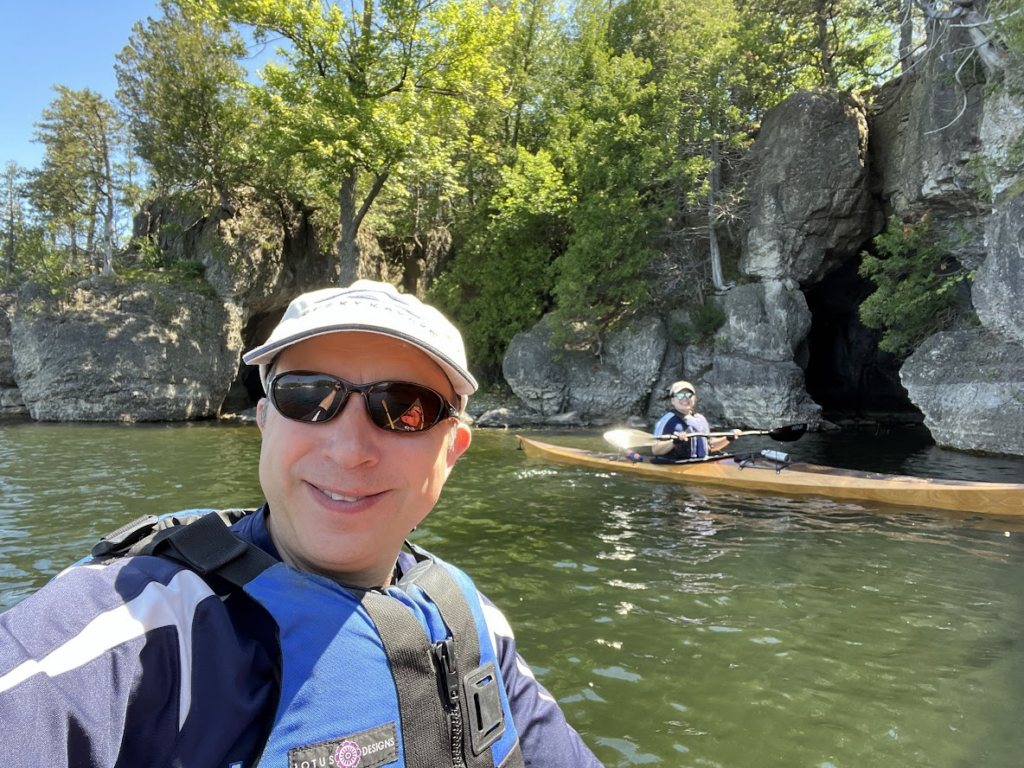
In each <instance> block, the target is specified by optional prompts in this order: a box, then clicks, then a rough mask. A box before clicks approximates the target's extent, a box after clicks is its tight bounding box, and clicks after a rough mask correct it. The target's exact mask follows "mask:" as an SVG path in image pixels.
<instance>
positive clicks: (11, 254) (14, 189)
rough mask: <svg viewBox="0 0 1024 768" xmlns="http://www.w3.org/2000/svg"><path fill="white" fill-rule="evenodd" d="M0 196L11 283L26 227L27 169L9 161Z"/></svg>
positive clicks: (6, 270) (1, 179)
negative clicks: (21, 236) (20, 242)
mask: <svg viewBox="0 0 1024 768" xmlns="http://www.w3.org/2000/svg"><path fill="white" fill-rule="evenodd" d="M0 185H2V186H0V196H2V200H3V251H4V279H5V281H6V282H10V281H11V278H12V275H13V273H14V260H15V254H16V253H17V249H18V245H19V242H18V241H19V239H20V234H21V231H22V230H23V229H24V225H25V197H26V196H27V194H28V191H27V189H26V185H25V169H24V168H22V167H21V166H20V165H18V164H17V163H16V162H14V161H13V160H9V161H8V162H7V164H6V165H5V166H4V170H3V174H2V175H0Z"/></svg>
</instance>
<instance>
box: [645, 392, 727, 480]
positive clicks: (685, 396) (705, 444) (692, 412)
mask: <svg viewBox="0 0 1024 768" xmlns="http://www.w3.org/2000/svg"><path fill="white" fill-rule="evenodd" d="M668 396H669V402H670V403H671V405H672V410H670V411H669V412H668V413H666V414H665V415H664V416H662V417H661V418H660V419H659V420H658V423H657V424H655V425H654V434H655V435H656V436H659V437H660V436H662V435H672V439H671V440H662V441H660V442H658V443H655V444H654V446H653V447H652V448H651V453H653V454H654V459H653V462H654V463H655V464H675V463H677V462H680V461H691V460H693V459H703V458H705V457H706V456H707V455H708V454H709V453H711V452H713V451H720V450H721V449H722V448H724V447H725V446H726V445H728V443H729V442H730V441H731V440H732V439H734V438H731V437H719V438H712V439H709V438H707V437H701V435H706V434H707V433H708V432H710V431H711V427H710V426H709V425H708V420H707V419H706V418H704V416H703V415H702V414H699V413H697V412H696V406H697V390H696V389H695V388H694V386H693V384H691V383H690V382H688V381H677V382H675V383H674V384H673V385H672V386H671V387H669V389H668ZM733 431H734V432H735V431H736V430H733Z"/></svg>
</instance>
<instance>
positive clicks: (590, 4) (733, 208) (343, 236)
mask: <svg viewBox="0 0 1024 768" xmlns="http://www.w3.org/2000/svg"><path fill="white" fill-rule="evenodd" d="M968 5H970V8H968ZM1016 5H1019V2H1018V0H991V1H990V2H989V3H988V4H987V8H982V4H973V5H972V4H965V3H961V2H958V0H764V1H762V0H699V1H698V0H616V2H612V3H609V2H605V0H573V2H570V3H566V4H561V3H557V2H555V0H515V1H514V2H513V1H512V0H501V1H500V2H492V1H490V0H385V2H378V0H359V1H358V2H354V3H348V4H337V3H334V2H329V1H324V2H321V0H161V5H160V12H161V13H160V15H159V16H155V17H154V18H148V19H146V20H144V21H143V22H140V23H139V24H137V25H136V26H135V27H134V29H133V30H132V33H131V36H130V38H129V39H128V41H127V45H126V46H125V48H124V49H123V51H122V52H121V53H120V55H119V56H118V57H117V64H116V65H115V69H116V72H117V76H118V84H119V90H118V99H119V102H120V109H121V110H122V112H123V115H124V116H125V122H126V124H127V127H128V128H129V129H130V135H131V141H130V142H126V141H124V140H123V135H124V133H123V131H121V130H120V129H119V127H118V125H117V115H116V114H115V112H114V110H113V108H112V107H111V105H106V106H103V105H102V104H100V103H99V102H95V100H94V99H93V97H94V94H91V95H90V94H88V93H87V92H71V91H69V90H67V89H64V90H63V91H60V92H59V98H58V99H57V100H55V102H54V104H53V105H51V106H50V108H49V109H48V111H47V112H46V113H44V115H43V118H42V120H41V122H40V140H42V141H44V144H45V145H46V152H47V154H46V159H45V160H44V163H43V166H42V167H41V168H39V169H38V170H36V171H33V172H32V173H30V174H29V177H30V178H29V181H28V182H27V188H28V190H29V197H28V198H27V199H26V202H27V207H26V210H25V212H24V213H25V216H24V221H25V222H26V223H25V225H24V227H27V229H25V230H24V231H25V232H29V231H30V230H31V231H38V232H41V233H42V235H43V236H42V237H41V238H38V240H39V242H40V243H42V244H43V250H46V249H48V250H46V253H47V256H46V258H50V259H51V261H50V262H47V263H50V264H64V265H66V267H67V272H68V275H69V276H73V275H78V274H84V273H86V272H88V269H89V266H88V265H89V264H90V263H91V262H92V260H93V257H94V255H95V254H98V253H100V251H101V250H104V249H106V246H104V248H103V249H101V248H100V246H99V243H101V242H103V241H104V239H105V238H106V242H110V243H111V244H112V248H111V249H106V250H110V251H116V248H117V245H118V240H119V238H118V236H117V231H116V228H115V231H114V235H115V236H114V237H109V238H107V237H106V235H105V231H106V229H105V228H106V224H107V221H113V222H115V223H116V222H122V223H123V221H124V220H125V214H124V212H125V211H126V210H127V208H126V207H125V206H126V203H128V202H129V198H131V197H132V195H133V194H134V191H135V189H136V187H137V174H134V175H132V178H130V179H129V178H128V176H129V175H131V174H129V173H128V172H129V171H132V165H131V153H132V152H135V153H137V155H138V157H140V158H141V159H142V161H143V162H144V163H145V165H146V168H147V170H148V172H149V174H150V179H151V181H152V184H153V186H154V188H155V189H156V190H157V191H160V192H167V191H171V192H174V193H180V192H189V193H191V194H193V195H196V196H197V197H198V198H199V200H200V201H202V202H203V204H204V205H209V204H211V203H212V202H214V201H217V202H219V204H220V205H221V206H222V208H224V209H227V210H230V206H231V202H230V201H231V199H232V196H233V195H235V194H236V193H237V192H238V191H239V189H240V188H244V187H250V188H255V189H256V190H257V192H258V193H259V194H261V195H264V196H268V195H269V196H273V197H276V198H287V199H290V200H293V201H295V202H298V203H300V204H302V205H303V206H304V207H305V208H306V209H307V210H313V211H315V214H314V215H315V216H317V217H319V218H320V219H321V221H323V220H326V221H327V222H328V223H329V225H330V226H329V227H328V230H329V231H328V234H327V235H325V239H327V240H329V239H330V237H331V233H336V234H337V251H338V252H337V258H338V265H339V275H340V278H339V279H340V282H342V283H347V282H349V281H351V280H352V279H354V277H355V276H356V275H357V272H358V269H359V267H360V264H361V261H360V258H359V253H358V248H357V234H358V232H359V230H360V229H361V227H363V226H364V225H366V224H369V225H370V226H371V227H372V229H373V231H374V232H375V233H376V234H378V235H386V236H387V237H388V238H389V240H391V242H402V243H415V242H417V241H420V239H421V238H425V237H429V236H430V235H431V233H432V232H433V231H435V230H441V229H446V230H448V232H449V233H450V235H451V241H452V242H453V243H454V249H453V254H452V258H451V260H450V261H448V262H447V264H446V266H444V268H443V270H444V271H443V273H442V274H441V277H440V279H439V281H438V283H437V285H436V286H435V291H434V292H435V296H436V298H437V299H438V300H439V301H440V302H442V303H443V304H444V306H445V307H446V308H447V309H448V311H449V312H450V313H451V314H452V315H454V316H455V317H456V318H457V319H458V321H459V323H460V325H461V326H462V328H463V330H464V332H465V335H466V338H467V340H468V343H469V345H470V349H471V354H472V355H473V357H474V360H476V361H480V362H481V363H483V367H484V369H485V370H486V373H487V374H488V375H491V376H496V375H497V372H498V369H499V367H500V361H501V359H502V357H503V356H504V352H505V348H506V346H507V344H508V342H509V340H510V339H511V338H512V336H513V335H514V334H515V333H516V332H518V331H519V330H523V329H526V328H528V327H530V325H531V324H532V323H534V322H536V320H537V319H538V318H539V317H541V316H542V315H543V314H545V313H548V312H553V313H554V314H555V316H556V320H557V321H558V322H556V324H555V327H556V328H562V329H574V333H575V330H579V329H583V330H584V331H585V333H584V334H583V338H587V339H591V340H595V341H597V343H598V344H599V342H600V339H599V337H600V335H601V334H602V333H603V332H604V331H605V330H607V329H609V328H611V327H613V326H614V325H615V324H616V323H617V322H619V321H620V320H621V319H623V318H625V317H626V316H628V315H629V314H630V313H632V312H635V311H638V310H639V309H641V308H644V307H646V306H649V305H650V304H651V302H652V301H659V302H669V303H671V302H675V303H676V304H679V303H691V304H694V305H702V304H704V303H705V302H704V299H705V298H706V297H705V296H703V295H702V294H703V293H705V292H706V291H709V290H711V289H723V288H726V287H728V281H727V277H726V271H727V270H725V269H723V265H722V261H723V256H722V253H723V249H725V248H726V246H727V245H728V244H729V242H730V237H732V240H731V242H735V232H736V230H735V229H734V228H733V224H734V222H736V221H737V220H738V218H739V216H740V204H741V202H742V199H743V194H744V178H743V173H744V165H743V163H742V162H741V161H742V159H743V157H744V155H745V153H746V150H747V148H748V146H749V144H750V142H751V141H752V139H753V137H754V136H755V135H756V132H757V130H758V127H759V125H760V121H761V119H762V118H763V116H764V114H765V113H766V111H767V110H769V109H770V108H772V107H773V106H774V105H776V104H777V103H778V102H780V101H781V100H783V99H784V98H786V97H787V96H788V95H789V94H791V93H792V92H794V91H795V90H797V89H800V88H827V89H839V90H845V91H859V90H862V89H865V88H867V87H869V86H875V85H877V84H878V83H879V82H881V81H882V80H883V79H884V78H887V77H889V76H890V73H892V72H894V71H895V67H896V66H897V62H901V65H902V66H903V68H904V70H909V69H912V68H913V67H914V66H916V65H917V64H918V63H919V62H920V61H922V60H923V57H924V56H926V55H927V54H928V51H929V46H930V45H932V44H934V43H936V41H937V40H939V39H940V38H939V37H936V35H940V36H941V34H953V33H954V31H955V30H960V31H959V33H957V34H960V35H961V36H965V39H970V40H974V37H976V36H977V35H976V34H975V33H976V32H977V30H978V29H980V30H982V31H983V32H984V34H985V35H989V32H990V31H991V34H990V35H989V36H988V37H987V38H985V39H986V40H988V43H985V44H984V45H983V44H981V43H978V44H977V46H978V47H977V48H972V49H971V50H972V51H974V50H977V51H982V49H984V53H978V55H979V56H984V58H985V61H987V62H988V61H995V62H998V61H999V60H1000V59H999V57H1000V55H1002V53H1004V52H1005V53H1008V54H1013V53H1014V51H1016V52H1017V53H1020V51H1021V48H1022V43H1021V40H1022V39H1024V34H1022V33H1021V31H1020V30H1021V29H1022V28H1024V27H1022V24H1024V21H1021V14H1020V13H1019V8H1016ZM973 13H982V14H983V21H984V24H983V26H980V27H977V28H975V27H973V26H970V25H969V24H967V23H966V21H967V15H968V14H973ZM984 14H987V15H984ZM970 18H972V19H973V18H975V17H974V16H971V17H970ZM926 22H927V23H926ZM958 25H959V26H958ZM986 25H987V26H986ZM943 30H944V32H943ZM972 35H974V37H972ZM986 46H987V47H986ZM1015 46H1016V47H1015ZM968 47H969V46H968ZM993 47H994V48H993ZM990 49H991V50H990ZM252 55H259V56H262V57H263V61H264V64H263V66H262V67H261V68H260V69H259V71H258V72H257V73H254V74H252V75H250V73H249V72H247V71H246V70H247V68H246V66H245V64H244V62H245V61H246V60H247V59H246V58H245V57H248V56H252ZM963 55H964V56H965V57H970V56H973V55H974V54H973V53H970V52H967V53H964V54H963ZM1007 72H1008V73H1009V68H1007ZM1007 76H1008V77H1009V74H1008V75H1007ZM89 104H93V105H94V106H95V107H96V109H94V110H93V113H94V116H93V117H92V118H86V117H85V115H86V113H87V112H89V109H88V108H87V105H89ZM101 118H102V119H101ZM108 118H109V121H108V122H109V124H108V125H107V128H109V130H107V131H106V133H105V134H104V133H103V132H100V133H97V131H96V130H95V129H96V126H97V125H98V124H99V123H101V122H103V121H104V120H107V119H108ZM76 121H79V122H76ZM101 134H103V135H108V136H109V145H108V149H110V150H111V151H110V153H109V159H110V160H111V163H110V166H109V173H108V172H106V170H100V169H101V168H103V163H102V162H101V163H97V162H96V158H97V157H99V156H100V155H98V154H97V151H96V147H97V146H98V145H97V144H96V142H95V141H92V140H91V139H89V140H86V139H85V138H84V137H87V136H98V135H101ZM101 154H102V153H101ZM21 183H25V182H21ZM111 205H113V206H114V210H115V213H114V214H113V215H107V212H108V211H109V210H110V206H111ZM32 227H35V228H36V229H35V230H32ZM4 231H5V232H7V231H13V228H12V226H11V225H10V224H5V230H4ZM19 231H20V230H19ZM20 238H21V240H20V242H22V243H23V244H25V247H26V248H27V247H28V243H29V241H30V238H28V236H27V235H25V234H22V235H20ZM6 242H8V243H9V242H11V238H10V237H8V238H7V241H6ZM15 242H18V241H17V240H15ZM883 247H889V246H885V245H882V244H880V245H879V249H880V250H879V256H878V257H877V258H878V260H879V264H881V263H882V261H887V263H888V264H889V266H893V265H896V264H897V263H899V262H900V261H901V259H903V260H906V259H909V258H910V257H909V256H900V257H896V258H895V260H892V259H888V260H887V259H884V258H883V250H881V249H882V248H883ZM891 247H893V248H895V247H896V246H895V245H892V246H891ZM15 250H16V254H15V255H16V258H15V259H13V261H12V260H11V259H7V263H13V264H14V267H13V269H12V273H14V272H17V270H18V268H19V267H18V265H19V264H23V263H24V259H22V258H21V256H20V253H21V250H20V246H19V247H18V248H16V249H15ZM26 252H27V251H26ZM724 252H725V254H726V256H728V255H729V254H730V251H728V250H724ZM5 253H6V251H5ZM39 253H41V251H40V252H39ZM55 255H56V256H55ZM873 258H874V257H873ZM33 259H35V261H36V262H37V263H39V264H42V263H43V262H44V261H45V258H44V257H43V256H42V255H39V254H38V253H37V255H36V256H34V257H33ZM62 259H63V260H62ZM108 261H109V259H108ZM726 261H728V259H726ZM666 262H668V263H669V266H670V267H672V268H674V269H675V272H676V273H677V274H683V273H687V272H689V273H693V272H694V269H696V271H697V272H699V275H700V278H699V279H697V280H689V282H688V285H687V290H686V291H680V290H678V286H675V285H660V284H656V283H655V282H654V281H655V280H656V279H657V277H655V276H656V275H657V274H658V271H657V269H656V267H657V265H658V264H663V263H666ZM866 263H873V262H866ZM153 266H157V265H156V262H153ZM727 266H728V265H727ZM871 268H874V267H871ZM886 268H887V267H886ZM886 268H883V267H882V266H877V270H878V271H877V275H878V276H879V277H880V278H881V279H882V282H885V277H884V275H885V269H886ZM665 273H666V270H662V271H661V274H665ZM873 274H875V273H873ZM708 276H710V277H708ZM879 290H880V293H884V290H887V289H883V288H881V287H880V289H879ZM936 290H937V289H936ZM924 292H925V293H929V292H934V291H933V290H932V289H931V288H927V289H925V290H924ZM878 301H881V303H882V304H884V305H887V304H888V302H889V300H883V299H882V298H879V299H878ZM659 306H660V305H659ZM662 308H665V309H667V308H668V307H662ZM868 314H870V310H869V313H868ZM567 338H568V334H566V339H564V340H567ZM576 338H577V339H578V338H579V335H578V334H577V335H576ZM898 346H899V345H898Z"/></svg>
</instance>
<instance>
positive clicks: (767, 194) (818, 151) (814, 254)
mask: <svg viewBox="0 0 1024 768" xmlns="http://www.w3.org/2000/svg"><path fill="white" fill-rule="evenodd" d="M751 160H752V163H753V166H754V173H753V177H752V179H751V181H750V185H749V200H750V210H749V215H748V217H747V222H746V223H747V237H746V248H745V249H744V252H743V254H742V256H741V258H740V269H741V270H742V271H743V272H744V273H746V274H748V275H753V276H756V277H760V278H762V279H765V280H781V279H785V278H791V279H793V280H796V281H798V282H800V283H806V282H809V281H810V282H813V281H814V280H816V279H819V278H820V277H821V276H823V275H825V274H827V273H828V272H829V271H831V270H832V269H833V268H834V267H835V266H837V265H838V264H840V263H841V262H842V260H843V259H844V258H846V257H847V256H849V255H851V254H854V253H857V251H858V250H859V249H860V248H861V247H862V246H863V244H864V242H865V241H866V240H868V239H869V238H870V237H871V236H872V235H874V234H875V232H877V231H878V229H879V226H880V221H879V217H878V216H877V215H876V213H875V211H874V208H873V206H872V202H871V196H870V194H869V190H868V169H867V122H866V119H865V116H864V110H863V108H862V106H861V105H860V104H858V103H857V102H855V101H854V100H853V99H852V98H851V97H849V96H839V95H835V94H827V93H818V92H811V91H802V92H799V93H796V94H794V95H793V96H790V97H789V98H788V99H786V100H785V101H783V102H782V103H781V104H779V105H777V106H776V107H775V108H774V109H772V110H770V111H769V112H768V114H767V115H766V116H765V119H764V122H763V123H762V126H761V132H760V134H759V136H758V138H757V141H756V142H755V143H754V147H753V149H752V150H751Z"/></svg>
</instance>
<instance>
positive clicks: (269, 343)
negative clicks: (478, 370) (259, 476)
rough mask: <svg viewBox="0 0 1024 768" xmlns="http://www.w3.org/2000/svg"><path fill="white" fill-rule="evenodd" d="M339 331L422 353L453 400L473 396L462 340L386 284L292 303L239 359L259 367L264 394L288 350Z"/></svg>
mask: <svg viewBox="0 0 1024 768" xmlns="http://www.w3.org/2000/svg"><path fill="white" fill-rule="evenodd" d="M341 331H363V332H365V333H379V334H381V335H382V336H391V337H393V338H396V339H400V340H402V341H404V342H407V343H409V344H412V345H413V346H414V347H418V348H419V349H422V350H423V351H424V352H426V353H427V354H428V355H429V356H430V357H431V358H432V359H433V360H434V361H435V362H436V363H437V364H438V365H439V366H441V369H442V370H443V371H444V372H445V374H446V375H447V376H448V380H449V381H451V383H452V387H453V388H454V389H455V392H456V394H458V395H461V396H462V402H463V404H464V403H465V398H466V396H468V395H471V394H473V393H474V392H476V390H477V383H476V379H474V378H473V375H472V374H471V373H470V372H469V370H468V367H467V365H466V349H465V347H464V346H463V343H462V335H461V334H460V333H459V331H458V330H457V329H456V328H455V326H454V325H452V324H451V322H450V321H449V320H448V318H446V317H445V316H444V315H442V314H441V313H440V312H438V311H437V310H436V309H434V308H433V307H429V306H427V305H426V304H424V303H423V302H422V301H420V300H419V299H417V298H416V297H415V296H410V295H409V294H405V293H399V292H398V290H397V289H396V288H395V287H394V286H393V285H391V284H390V283H378V282H375V281H373V280H357V281H356V282H354V283H352V285H350V286H349V287H347V288H324V289H322V290H319V291H312V292H310V293H304V294H302V295H301V296H299V297H297V298H295V299H293V300H292V303H291V304H289V305H288V309H287V310H285V313H284V317H282V318H281V322H279V323H278V324H277V327H276V328H274V330H273V331H272V332H271V334H270V338H268V339H267V340H266V341H265V342H264V343H263V344H261V345H260V346H258V347H256V348H255V349H252V350H250V351H248V352H246V353H245V354H244V355H242V359H243V360H244V361H245V362H246V363H248V364H249V365H258V366H259V367H260V381H262V382H263V391H264V392H266V391H267V389H268V387H269V384H270V382H268V381H267V372H268V371H269V370H270V364H271V363H272V362H273V361H274V358H276V357H277V356H278V355H279V354H281V352H282V351H283V350H284V349H285V348H286V347H290V346H291V345H292V344H297V343H298V342H300V341H304V340H306V339H309V338H312V337H314V336H322V335H324V334H327V333H338V332H341Z"/></svg>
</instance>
